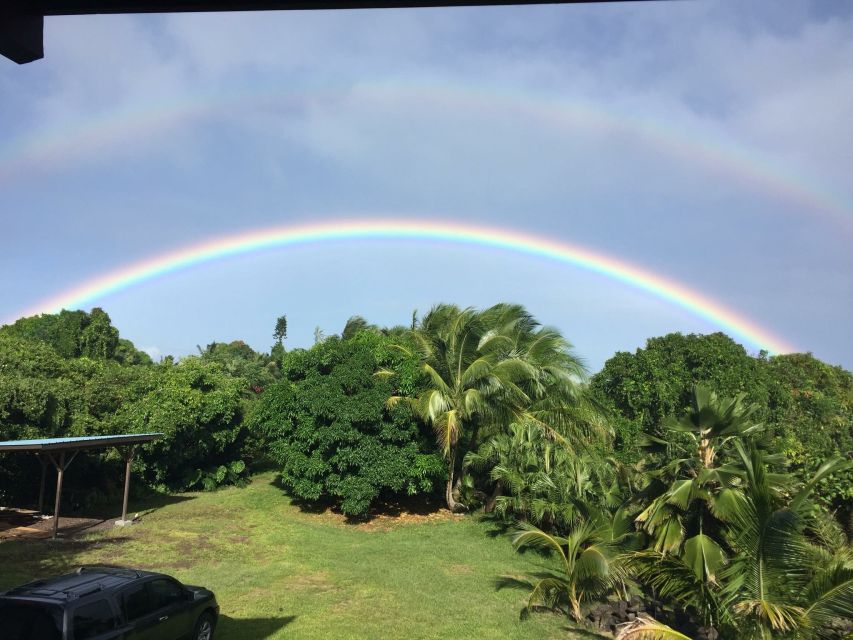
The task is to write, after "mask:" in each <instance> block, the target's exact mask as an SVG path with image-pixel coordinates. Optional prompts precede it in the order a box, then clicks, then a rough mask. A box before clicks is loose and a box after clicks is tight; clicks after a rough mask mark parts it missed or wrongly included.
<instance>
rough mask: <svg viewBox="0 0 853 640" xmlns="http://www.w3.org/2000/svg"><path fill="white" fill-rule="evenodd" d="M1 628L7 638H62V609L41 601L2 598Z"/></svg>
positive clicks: (35, 639) (41, 639)
mask: <svg viewBox="0 0 853 640" xmlns="http://www.w3.org/2000/svg"><path fill="white" fill-rule="evenodd" d="M0 629H2V630H3V637H4V638H6V639H7V640H61V638H62V610H61V609H60V608H59V607H56V606H53V605H49V604H44V603H41V602H28V601H26V600H0Z"/></svg>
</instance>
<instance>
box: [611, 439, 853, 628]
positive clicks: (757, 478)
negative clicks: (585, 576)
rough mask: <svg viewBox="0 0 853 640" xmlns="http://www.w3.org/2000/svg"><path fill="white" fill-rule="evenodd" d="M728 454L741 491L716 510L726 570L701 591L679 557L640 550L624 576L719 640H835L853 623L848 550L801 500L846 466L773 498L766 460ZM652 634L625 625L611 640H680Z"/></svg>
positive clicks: (738, 447) (834, 463)
mask: <svg viewBox="0 0 853 640" xmlns="http://www.w3.org/2000/svg"><path fill="white" fill-rule="evenodd" d="M733 448H734V451H735V455H736V456H737V458H738V461H739V466H740V468H741V469H742V470H743V483H742V484H741V485H740V486H739V487H738V488H736V489H733V490H732V491H731V492H730V493H729V494H728V499H727V500H726V505H725V509H724V510H725V515H726V526H725V528H724V530H723V531H722V534H723V536H724V539H725V543H726V545H727V547H728V548H730V549H732V554H731V560H730V561H729V563H728V564H727V566H725V567H723V568H721V569H720V570H719V571H718V572H717V576H716V579H715V580H714V581H713V582H709V581H706V580H702V579H701V578H700V576H699V572H698V571H697V570H696V567H695V565H694V564H693V563H692V562H691V558H689V557H688V555H687V554H684V555H682V556H674V555H671V554H670V555H668V554H665V553H662V552H660V551H656V550H647V551H644V552H638V553H635V554H633V556H632V557H631V559H630V561H629V567H630V569H631V571H632V573H633V575H634V576H635V577H636V578H637V579H639V580H640V581H641V582H643V583H644V584H646V585H647V586H649V587H651V588H653V589H654V590H655V592H656V593H657V594H658V596H659V597H661V598H664V599H666V600H668V601H669V602H672V603H676V604H678V605H680V606H681V607H683V608H685V609H687V610H692V611H694V612H696V613H698V614H700V615H701V616H702V618H703V620H704V621H705V623H706V624H712V625H714V626H717V627H718V628H720V629H721V631H722V635H723V637H725V638H738V639H740V638H755V639H759V638H760V639H762V640H763V639H767V638H771V637H786V638H803V639H812V638H831V637H838V635H837V623H840V622H842V621H844V620H846V621H848V624H849V621H850V620H851V619H853V549H851V547H850V545H849V544H848V543H847V541H846V539H845V537H844V534H843V532H841V530H840V528H839V527H838V525H837V524H835V523H834V522H833V521H832V520H831V519H829V518H826V517H820V516H819V515H818V514H819V512H818V511H816V510H815V505H814V503H813V502H812V501H811V499H810V497H811V494H812V493H813V491H814V488H815V486H816V485H817V484H818V483H819V482H821V481H822V480H824V479H825V478H827V477H828V476H830V475H831V474H833V473H837V472H843V471H844V470H845V469H847V468H849V466H850V463H847V462H845V461H843V460H842V459H840V458H836V459H834V460H830V461H828V462H826V463H825V464H824V465H823V466H822V467H821V468H820V469H819V470H818V472H817V473H816V474H814V476H813V477H812V478H811V479H810V480H809V481H808V482H807V483H805V484H804V485H803V486H802V487H801V488H800V489H799V490H798V491H796V492H793V493H792V492H790V491H788V490H780V488H779V483H777V482H775V481H774V480H773V477H772V476H773V474H771V473H770V471H769V469H768V461H767V455H766V454H764V453H763V452H762V451H761V450H759V449H758V448H757V447H756V446H755V444H754V443H751V442H747V443H743V442H736V443H735V444H734V447H733ZM656 625H657V623H654V624H652V623H651V622H650V623H649V624H648V625H646V624H638V625H634V626H632V627H631V629H630V631H631V633H627V632H625V633H624V634H623V635H622V636H620V638H621V637H624V638H638V639H641V638H667V637H679V636H671V635H668V633H669V632H668V631H667V630H666V629H665V628H659V627H658V626H656ZM670 631H671V630H670ZM655 633H657V634H658V635H654V634H655ZM643 634H646V635H643Z"/></svg>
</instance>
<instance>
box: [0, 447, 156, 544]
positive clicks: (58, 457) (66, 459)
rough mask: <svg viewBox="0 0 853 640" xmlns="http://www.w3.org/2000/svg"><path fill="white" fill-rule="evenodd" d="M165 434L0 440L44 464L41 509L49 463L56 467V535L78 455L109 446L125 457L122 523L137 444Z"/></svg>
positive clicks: (54, 534) (42, 465)
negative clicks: (64, 485)
mask: <svg viewBox="0 0 853 640" xmlns="http://www.w3.org/2000/svg"><path fill="white" fill-rule="evenodd" d="M162 435H163V434H162V433H134V434H127V435H110V436H86V437H79V438H45V439H41V440H8V441H6V442H0V452H14V451H18V452H25V453H34V454H35V455H36V457H37V458H38V460H39V462H40V463H41V485H40V486H39V506H38V511H39V513H42V512H43V510H44V482H45V478H46V475H47V464H48V462H50V463H52V464H53V466H54V468H55V469H56V502H55V504H54V509H53V536H52V537H53V538H54V539H55V538H56V533H57V530H58V528H59V509H60V505H61V501H62V478H63V476H64V475H65V470H66V469H67V468H68V466H69V465H70V464H71V462H72V461H73V460H74V458H75V457H77V454H78V453H80V452H81V451H85V450H94V449H106V448H109V447H115V448H116V449H117V450H118V452H119V453H120V454H121V455H122V457H123V458H124V463H125V471H124V502H123V504H122V509H121V520H120V521H119V522H121V523H122V524H124V523H126V522H127V498H128V495H129V490H130V465H131V463H132V462H133V456H134V453H135V450H136V446H137V445H140V444H143V443H145V442H151V441H152V440H156V439H157V438H159V437H160V436H162Z"/></svg>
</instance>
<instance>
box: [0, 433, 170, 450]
mask: <svg viewBox="0 0 853 640" xmlns="http://www.w3.org/2000/svg"><path fill="white" fill-rule="evenodd" d="M162 435H163V434H162V433H128V434H115V435H109V436H81V437H76V438H42V439H40V440H7V441H6V442H0V451H62V450H72V449H96V448H98V447H114V446H120V445H126V444H141V443H143V442H151V441H152V440H156V439H157V438H159V437H160V436H162Z"/></svg>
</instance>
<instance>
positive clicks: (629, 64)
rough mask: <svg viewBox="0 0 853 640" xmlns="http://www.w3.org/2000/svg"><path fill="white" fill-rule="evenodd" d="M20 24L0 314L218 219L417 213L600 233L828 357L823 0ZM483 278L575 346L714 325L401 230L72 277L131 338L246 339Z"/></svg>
mask: <svg viewBox="0 0 853 640" xmlns="http://www.w3.org/2000/svg"><path fill="white" fill-rule="evenodd" d="M45 41H46V51H45V53H46V57H45V59H44V60H43V61H39V62H36V63H33V64H30V65H26V66H21V67H19V66H16V65H14V64H12V63H11V62H8V61H6V60H5V59H4V60H0V216H2V232H0V243H2V251H0V272H1V273H2V274H3V276H2V279H0V318H6V319H8V318H10V317H14V316H15V315H16V314H17V313H19V312H21V311H22V310H24V309H27V308H31V307H32V306H33V305H34V304H36V303H37V302H38V301H40V300H42V299H45V298H50V297H51V296H54V295H56V294H58V293H60V292H61V291H63V290H65V289H68V288H71V287H73V286H75V285H77V284H79V283H81V282H83V281H85V280H87V279H89V278H92V277H95V276H98V275H100V274H103V273H105V272H108V271H111V270H113V269H117V268H120V267H122V266H123V265H126V264H128V263H132V262H135V261H138V260H143V259H146V258H148V257H151V256H154V255H157V254H160V253H163V252H166V251H170V250H175V249H178V248H180V247H183V246H186V245H191V244H193V243H197V242H199V241H201V240H206V239H210V238H212V237H216V236H220V235H228V234H233V233H238V232H241V231H246V230H250V229H258V228H264V227H272V226H282V225H287V224H291V223H294V224H295V223H300V222H308V221H324V220H331V219H342V218H353V217H362V216H373V217H377V216H379V217H395V218H411V219H424V218H430V219H442V220H453V221H461V222H471V223H476V224H481V225H490V226H497V227H502V228H510V229H518V230H521V231H524V232H527V233H533V234H539V235H543V236H546V237H548V238H551V239H555V240H564V241H567V242H571V243H573V244H578V245H582V246H586V247H589V248H590V249H593V250H595V251H598V252H602V253H605V254H609V255H613V256H616V257H618V258H620V259H622V260H627V261H630V262H633V263H635V264H637V265H640V266H642V267H644V268H646V269H649V270H652V271H655V272H657V273H660V274H662V275H664V276H666V277H669V278H672V279H675V280H678V281H680V282H682V283H684V284H686V285H688V286H690V287H691V288H694V289H695V290H697V291H700V292H702V293H703V294H704V295H706V296H709V297H711V298H714V299H715V300H717V301H719V302H721V303H722V304H725V305H726V306H728V307H730V308H732V309H734V310H736V311H738V312H739V313H741V314H743V315H745V316H746V317H748V318H750V319H752V320H753V321H754V322H756V323H757V324H759V325H761V326H762V327H764V328H766V329H768V330H769V331H771V332H773V333H775V334H776V335H778V336H780V337H781V338H783V339H785V340H786V341H787V342H790V343H793V344H794V345H796V346H797V347H798V348H799V349H801V350H808V351H812V352H814V353H815V354H816V355H817V356H818V357H820V358H822V359H824V360H827V361H829V362H831V363H834V364H842V365H844V366H845V367H847V368H851V367H853V344H851V341H850V339H849V327H850V326H851V325H853V278H851V273H853V253H851V252H850V250H849V247H850V241H851V238H853V184H851V183H850V179H849V176H850V175H853V121H851V118H850V114H851V113H853V10H851V5H850V4H849V3H839V2H787V3H786V4H785V8H784V10H782V9H780V8H779V7H778V3H775V2H750V3H734V2H719V3H717V2H696V3H692V2H691V3H681V2H672V3H668V2H667V3H637V4H633V3H616V4H612V5H591V6H537V7H486V8H456V9H424V10H405V11H347V12H315V13H244V14H210V15H207V14H187V15H169V16H87V17H65V18H48V19H47V21H46V24H45ZM650 131H651V132H655V131H663V132H666V133H667V134H668V135H669V136H670V137H671V138H672V139H674V140H677V141H681V143H680V146H678V145H677V146H676V148H673V147H672V146H671V145H670V146H666V145H661V144H660V143H659V140H657V139H656V138H655V135H650V134H649V132H650ZM709 148H710V149H716V150H718V151H719V152H720V153H721V154H722V155H721V156H719V157H717V156H715V157H717V160H713V159H709V157H708V156H707V153H706V151H707V149H709ZM703 150H704V151H703ZM720 157H721V158H722V160H720V159H719V158H720ZM727 158H728V160H726V159H727ZM738 159H741V160H740V162H741V164H738ZM744 167H746V169H749V168H756V169H757V170H759V172H760V173H761V174H762V175H770V176H776V178H775V180H776V181H775V182H773V181H771V182H770V183H769V184H768V183H765V182H761V181H756V180H755V179H753V178H751V177H750V175H749V171H745V170H744ZM791 185H793V186H794V187H795V188H796V189H798V190H799V193H801V194H802V193H805V194H806V196H807V197H806V198H798V197H792V194H791V192H790V191H789V190H786V188H785V187H788V186H791ZM795 195H796V194H795ZM824 201H831V202H833V203H834V206H832V207H825V206H822V205H821V202H824ZM500 300H510V301H516V302H521V303H523V304H525V305H527V306H528V307H529V308H530V309H531V310H532V311H533V312H534V313H535V314H536V316H537V317H538V318H539V319H540V320H541V321H542V322H544V323H547V324H551V325H555V326H557V327H559V328H560V329H561V330H562V331H563V332H564V333H565V335H566V336H567V337H568V338H569V339H570V340H572V342H573V343H574V344H575V346H576V349H577V352H578V353H579V354H580V355H581V356H583V357H584V358H585V359H586V361H587V363H588V365H589V367H590V369H591V370H593V371H595V370H597V369H598V368H600V366H601V365H602V363H603V362H604V361H605V359H606V358H608V357H609V356H610V355H612V354H613V353H614V352H615V351H617V350H634V349H636V348H637V347H639V346H642V344H643V343H644V342H645V339H646V338H648V337H650V336H654V335H662V334H664V333H666V332H669V331H683V332H709V331H713V330H716V329H717V327H715V326H713V325H711V324H709V323H708V322H706V321H704V320H702V319H700V318H697V317H695V316H693V315H691V314H690V313H689V312H687V311H685V310H683V309H679V308H677V307H674V306H673V305H671V304H669V303H666V302H663V301H661V300H658V299H656V298H654V297H652V296H650V295H649V294H647V293H642V292H639V291H637V290H635V289H631V288H630V287H628V286H626V285H624V284H619V283H616V282H613V281H610V280H607V279H605V278H603V277H601V276H598V275H595V274H592V273H589V272H585V271H582V270H579V269H575V268H572V267H569V266H566V265H560V264H556V263H552V262H548V261H546V260H542V259H537V258H532V257H524V256H520V255H513V254H507V253H501V252H496V251H494V250H485V249H482V248H476V247H462V246H448V245H446V244H440V243H435V242H413V241H406V242H387V241H370V242H366V241H362V242H353V243H333V244H324V245H313V246H303V247H298V248H290V249H286V250H281V251H273V252H265V253H260V254H255V255H250V256H244V257H241V258H234V259H229V260H223V261H220V262H216V263H212V264H208V265H202V266H198V267H195V268H193V269H190V270H188V271H185V272H181V273H179V274H175V275H172V276H168V277H166V278H162V279H159V280H153V281H150V282H147V283H145V284H143V285H140V286H136V287H133V288H129V289H127V290H124V291H122V292H120V293H116V294H113V295H110V296H107V297H105V298H103V299H101V300H98V301H96V304H98V305H99V306H103V307H104V308H105V309H106V310H107V311H108V312H109V313H110V315H111V316H112V318H113V320H114V322H115V324H116V325H117V326H118V327H119V329H120V330H121V332H122V335H123V336H124V337H127V338H130V339H131V340H133V341H134V342H135V343H136V344H137V346H140V347H143V348H145V349H147V350H149V351H150V352H151V353H153V354H154V355H155V356H156V355H162V354H167V353H171V354H176V355H183V354H187V353H192V352H194V351H195V347H196V345H197V344H200V345H204V344H207V343H208V342H212V341H214V340H232V339H237V338H241V339H245V340H246V341H247V342H249V343H250V344H251V345H252V346H254V347H255V348H257V349H262V350H267V349H268V348H269V346H270V344H271V342H272V338H271V333H272V329H273V325H274V322H275V318H276V316H278V315H280V314H282V313H286V314H287V316H288V319H289V338H290V339H289V341H288V344H289V346H291V347H294V346H307V345H309V344H310V343H311V342H312V341H313V330H314V327H315V326H317V325H319V326H320V327H321V328H322V329H323V330H324V331H325V332H326V333H327V334H330V333H335V332H340V330H341V329H342V328H343V325H344V323H345V322H346V319H347V317H349V316H350V315H352V314H360V315H363V316H365V317H366V318H368V319H369V320H370V321H372V322H375V323H378V324H387V325H392V324H405V323H407V322H408V320H409V318H410V317H411V312H412V310H413V309H415V308H417V309H420V310H421V311H424V310H426V309H427V308H428V307H429V306H430V305H431V304H432V303H435V302H438V301H452V302H457V303H460V304H463V305H467V304H471V305H477V306H485V305H488V304H491V303H493V302H497V301H500ZM747 346H748V348H750V350H752V351H755V350H756V348H755V346H754V345H747Z"/></svg>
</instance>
